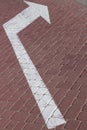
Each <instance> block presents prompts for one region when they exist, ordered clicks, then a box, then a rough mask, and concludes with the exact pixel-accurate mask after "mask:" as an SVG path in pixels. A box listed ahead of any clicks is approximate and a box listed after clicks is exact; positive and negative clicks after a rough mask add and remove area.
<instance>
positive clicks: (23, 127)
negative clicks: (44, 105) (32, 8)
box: [0, 0, 87, 130]
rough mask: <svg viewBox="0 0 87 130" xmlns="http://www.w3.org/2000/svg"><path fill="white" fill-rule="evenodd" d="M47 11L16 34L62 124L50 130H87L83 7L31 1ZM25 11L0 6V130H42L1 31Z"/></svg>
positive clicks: (86, 13) (64, 1) (18, 4)
mask: <svg viewBox="0 0 87 130" xmlns="http://www.w3.org/2000/svg"><path fill="white" fill-rule="evenodd" d="M31 1H32V2H37V3H41V4H45V5H47V6H48V8H49V12H50V18H51V22H52V23H51V24H50V25H49V24H48V23H47V22H46V21H44V20H43V19H42V18H41V17H40V18H39V19H37V20H36V21H35V22H33V23H32V24H31V25H30V26H28V27H27V28H25V29H24V30H23V31H21V32H20V33H19V37H20V39H21V41H22V43H23V45H24V47H25V48H26V50H27V52H28V54H29V55H30V57H31V59H32V61H33V63H34V64H35V66H36V68H37V69H38V71H39V73H40V75H41V77H42V79H43V80H44V82H45V83H46V85H47V86H48V89H49V91H50V93H51V94H52V96H53V97H54V100H55V102H56V104H57V105H58V107H59V108H60V110H61V112H62V113H63V116H64V118H65V119H66V122H67V123H66V124H65V125H62V126H59V127H57V128H54V129H53V130H87V7H85V6H82V5H80V4H79V3H77V2H76V1H75V0H72V1H71V0H31ZM26 7H27V5H26V4H24V3H23V1H22V0H19V1H17V0H15V1H14V0H6V1H4V0H0V130H48V129H47V127H46V126H45V123H44V120H43V118H42V116H41V114H40V111H39V109H38V107H37V104H36V102H35V100H34V97H33V95H32V93H31V90H30V89H29V86H28V84H27V81H26V79H25V77H24V75H23V72H22V70H21V68H20V66H19V63H18V61H17V59H16V56H15V54H14V52H13V49H12V47H11V44H10V42H9V40H8V38H7V36H6V33H5V32H4V29H3V27H2V25H3V24H4V23H5V22H6V21H8V20H9V19H11V18H12V17H13V16H15V15H16V14H18V13H19V12H21V11H22V10H24V9H25V8H26Z"/></svg>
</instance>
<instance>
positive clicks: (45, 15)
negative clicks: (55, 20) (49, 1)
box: [24, 0, 51, 24]
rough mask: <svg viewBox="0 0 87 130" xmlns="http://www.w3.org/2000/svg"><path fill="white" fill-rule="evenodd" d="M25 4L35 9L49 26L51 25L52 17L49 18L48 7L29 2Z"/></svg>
mask: <svg viewBox="0 0 87 130" xmlns="http://www.w3.org/2000/svg"><path fill="white" fill-rule="evenodd" d="M24 2H25V3H26V4H27V5H29V6H30V7H32V8H34V9H35V10H36V11H37V13H38V14H40V16H41V17H42V18H43V19H45V20H46V21H47V22H48V23H49V24H51V21H50V16H49V11H48V7H47V6H45V5H41V4H37V3H33V2H29V1H26V0H24Z"/></svg>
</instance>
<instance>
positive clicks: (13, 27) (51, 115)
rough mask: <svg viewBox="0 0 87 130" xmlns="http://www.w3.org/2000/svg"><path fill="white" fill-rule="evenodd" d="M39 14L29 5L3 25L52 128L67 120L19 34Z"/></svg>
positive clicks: (35, 96)
mask: <svg viewBox="0 0 87 130" xmlns="http://www.w3.org/2000/svg"><path fill="white" fill-rule="evenodd" d="M39 16H40V15H38V13H37V12H36V10H34V8H33V7H29V8H27V9H25V10H24V11H22V12H21V13H20V14H18V15H16V16H15V17H14V18H12V19H11V20H10V21H8V22H7V23H5V24H4V25H3V27H4V29H5V31H6V33H7V36H8V38H9V40H10V42H11V45H12V47H13V50H14V52H15V55H16V57H17V59H18V61H19V64H20V66H21V68H22V70H23V73H24V75H25V77H26V80H27V82H28V84H29V87H30V89H31V91H32V94H33V95H34V98H35V100H36V102H37V104H38V106H39V109H40V111H41V113H42V116H43V118H44V121H45V123H46V124H47V127H48V129H51V128H54V127H56V126H57V125H60V124H63V123H65V120H64V119H63V117H62V114H61V112H60V110H59V109H58V108H57V105H56V104H55V102H54V100H53V98H52V96H51V94H50V93H49V90H48V89H47V87H46V84H45V83H44V82H43V80H42V78H41V76H40V75H39V73H38V71H37V69H36V67H35V66H34V64H33V62H32V60H31V58H30V57H29V55H28V54H27V52H26V50H25V48H24V46H23V44H22V42H21V41H20V39H19V37H18V35H17V34H18V33H19V32H20V31H21V30H23V29H24V28H26V27H27V26H28V25H30V24H31V23H32V22H33V21H34V20H36V19H37V18H38V17H39Z"/></svg>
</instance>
